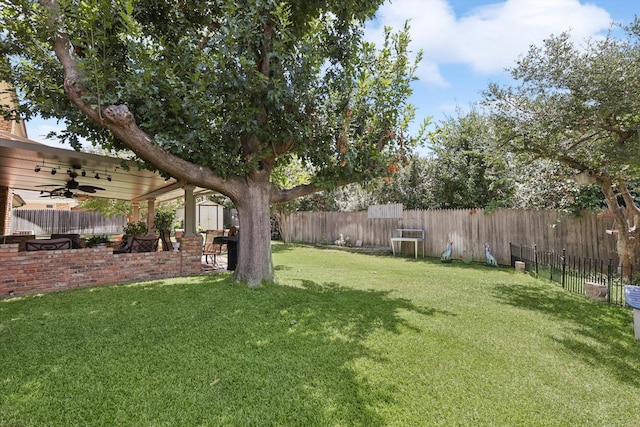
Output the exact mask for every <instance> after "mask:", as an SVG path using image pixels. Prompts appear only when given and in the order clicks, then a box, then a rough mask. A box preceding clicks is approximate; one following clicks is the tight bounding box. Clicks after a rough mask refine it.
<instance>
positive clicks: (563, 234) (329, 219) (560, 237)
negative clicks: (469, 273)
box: [280, 209, 637, 265]
mask: <svg viewBox="0 0 640 427" xmlns="http://www.w3.org/2000/svg"><path fill="white" fill-rule="evenodd" d="M280 227H281V229H282V228H284V229H285V231H286V232H285V233H283V235H285V236H288V239H289V240H290V241H293V242H305V243H329V244H331V243H333V242H334V241H335V240H336V239H338V238H339V237H340V234H342V235H343V237H344V238H345V239H346V238H347V237H348V238H349V241H350V242H352V243H353V242H356V241H357V240H361V241H362V245H363V246H368V247H386V248H389V249H390V242H389V239H390V238H391V237H392V236H393V235H395V230H396V229H397V228H421V229H424V230H425V232H426V241H425V253H426V255H427V256H431V257H439V256H440V254H441V253H442V251H444V250H445V248H446V246H447V242H449V241H451V242H453V253H452V257H453V258H456V259H463V260H473V261H484V259H485V257H484V246H483V245H484V243H485V242H486V243H488V244H489V246H490V248H491V253H492V254H493V255H494V256H495V257H496V259H497V261H498V263H500V264H504V265H508V264H509V263H510V252H509V243H516V244H519V245H525V246H532V247H533V246H537V247H538V248H539V249H540V250H545V251H556V252H562V250H563V249H566V251H567V253H568V254H571V255H573V256H577V257H585V258H592V259H609V258H612V259H613V260H614V262H617V256H616V253H615V248H616V238H617V236H616V235H615V234H607V230H608V229H611V228H612V220H611V219H610V218H609V219H605V218H598V217H597V216H596V215H595V214H588V213H584V214H582V215H581V216H568V215H566V214H564V213H562V212H558V211H554V210H520V209H501V210H497V211H493V212H491V213H487V214H485V213H484V211H483V210H482V209H471V210H470V209H448V210H415V211H404V212H403V215H402V218H397V219H383V218H368V215H367V212H364V211H363V212H298V213H293V214H287V215H283V218H282V223H281V224H280ZM412 250H413V247H412V246H411V245H403V247H402V252H403V253H406V254H409V253H410V252H411V251H412ZM636 258H637V254H636Z"/></svg>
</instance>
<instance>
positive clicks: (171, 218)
mask: <svg viewBox="0 0 640 427" xmlns="http://www.w3.org/2000/svg"><path fill="white" fill-rule="evenodd" d="M175 222H176V213H175V212H174V211H173V210H168V209H165V210H158V211H156V213H155V216H154V217H153V229H154V230H155V231H156V232H157V233H158V234H159V235H160V240H161V241H162V250H163V251H170V250H172V249H173V248H172V245H171V229H172V228H173V226H174V223H175Z"/></svg>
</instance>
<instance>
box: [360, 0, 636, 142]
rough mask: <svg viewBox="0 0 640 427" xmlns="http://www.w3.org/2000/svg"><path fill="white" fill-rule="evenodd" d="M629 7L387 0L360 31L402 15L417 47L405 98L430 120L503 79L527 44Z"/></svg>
mask: <svg viewBox="0 0 640 427" xmlns="http://www.w3.org/2000/svg"><path fill="white" fill-rule="evenodd" d="M635 14H638V15H640V2H639V1H637V0H588V1H587V0H506V1H496V0H494V1H490V0H394V1H393V2H390V3H389V2H388V3H386V4H385V5H383V6H382V7H381V8H380V9H379V11H378V13H377V20H376V21H374V23H373V24H372V25H369V26H368V32H367V37H368V38H369V39H371V40H373V41H378V40H380V39H381V31H382V28H383V26H391V27H393V28H401V27H402V25H403V23H404V22H405V21H406V20H407V19H409V20H410V21H409V24H410V26H411V34H412V50H413V51H418V50H419V49H422V50H423V52H424V58H423V60H422V62H421V64H420V67H419V70H418V76H419V78H420V81H418V82H416V83H415V84H414V95H413V97H412V98H411V102H412V103H413V104H414V105H416V106H417V107H418V122H421V121H422V120H423V119H424V118H425V117H427V116H432V117H433V120H434V123H438V122H439V121H441V120H443V119H444V118H446V117H447V116H449V117H451V116H455V115H456V108H458V107H459V108H462V109H463V110H464V109H468V107H469V105H470V104H471V103H473V102H476V101H479V100H480V99H481V97H482V95H481V92H482V90H484V89H485V88H486V87H487V86H488V84H489V83H490V82H496V83H506V82H509V75H508V73H507V72H505V71H504V70H505V68H508V67H512V66H514V65H515V61H516V60H517V59H518V57H519V56H520V55H523V54H525V53H526V52H527V51H528V49H529V47H530V46H531V45H540V44H541V43H542V41H543V40H544V39H545V38H548V37H549V36H550V35H551V34H560V33H561V32H563V31H567V30H570V31H571V34H572V35H573V37H574V38H575V39H576V40H584V39H586V38H588V37H598V36H602V35H604V34H606V32H607V31H608V30H609V29H610V28H611V23H612V22H613V21H615V22H619V23H623V24H628V23H630V22H631V21H632V20H633V17H634V15H635ZM421 151H423V150H421Z"/></svg>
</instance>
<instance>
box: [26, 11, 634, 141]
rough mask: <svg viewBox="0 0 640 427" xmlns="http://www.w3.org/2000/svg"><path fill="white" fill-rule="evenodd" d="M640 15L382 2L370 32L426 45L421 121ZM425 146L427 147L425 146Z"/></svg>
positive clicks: (39, 128)
mask: <svg viewBox="0 0 640 427" xmlns="http://www.w3.org/2000/svg"><path fill="white" fill-rule="evenodd" d="M635 14H638V15H640V2H639V1H638V0H504V1H495V0H494V1H490V0H393V1H392V2H387V3H385V4H384V5H383V6H382V7H381V8H380V9H379V10H378V13H377V17H376V20H375V21H373V22H372V23H371V24H370V25H368V26H367V32H366V36H367V38H368V39H370V40H372V41H376V42H379V40H381V34H382V28H383V26H385V25H386V26H391V27H393V28H396V29H399V28H402V27H403V25H404V22H405V21H406V20H410V25H411V35H412V45H411V46H412V50H413V51H418V50H419V49H422V50H423V52H424V59H423V60H422V63H421V64H420V67H419V70H418V77H419V78H420V80H419V81H418V82H416V83H415V85H414V95H413V96H412V98H411V102H412V103H413V104H414V105H416V106H417V108H418V114H417V122H421V121H422V120H423V119H424V118H425V117H427V116H432V117H433V118H434V122H435V123H437V122H438V121H440V120H443V119H444V118H445V117H446V116H454V115H455V111H456V108H457V107H460V108H463V109H464V108H467V107H468V106H469V105H470V103H473V102H476V101H479V100H480V99H481V94H480V93H481V91H482V90H483V89H485V88H486V87H487V85H488V84H489V83H490V82H497V83H501V82H506V81H508V74H507V73H506V72H505V71H504V69H505V68H507V67H511V66H513V65H514V64H515V61H516V59H517V58H518V56H520V55H522V54H524V53H526V51H527V50H528V48H529V46H531V45H538V44H540V43H541V42H542V40H543V39H545V38H547V37H548V36H549V35H551V34H559V33H561V32H563V31H566V30H571V32H572V34H573V35H574V37H575V38H576V39H577V40H583V39H585V38H587V37H597V36H601V35H603V34H605V33H606V32H607V31H608V30H609V28H610V26H611V23H612V22H613V21H615V22H620V23H624V24H627V23H629V22H631V21H632V20H633V17H634V15H635ZM55 128H56V123H55V122H51V121H48V122H45V121H41V120H34V121H32V122H30V123H27V131H28V134H29V137H30V138H31V139H33V140H36V141H40V142H42V143H45V144H48V145H54V146H59V145H58V144H57V143H56V142H55V141H50V140H46V139H45V138H44V135H46V134H47V133H48V132H49V131H50V130H53V129H55ZM423 152H424V151H423Z"/></svg>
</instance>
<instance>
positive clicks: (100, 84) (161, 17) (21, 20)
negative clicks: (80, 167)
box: [0, 0, 420, 284]
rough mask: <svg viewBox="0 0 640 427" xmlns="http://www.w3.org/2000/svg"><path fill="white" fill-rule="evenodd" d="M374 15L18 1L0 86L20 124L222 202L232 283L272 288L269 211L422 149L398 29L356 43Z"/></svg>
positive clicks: (337, 1) (222, 3) (375, 1)
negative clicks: (42, 123) (57, 127)
mask: <svg viewBox="0 0 640 427" xmlns="http://www.w3.org/2000/svg"><path fill="white" fill-rule="evenodd" d="M381 3H382V0H325V1H280V0H277V1H276V0H210V1H191V0H181V1H175V0H154V1H146V0H144V1H143V0H81V1H79V0H40V1H34V0H15V1H12V2H11V4H9V5H7V6H3V9H2V11H0V24H1V27H2V30H3V31H2V32H1V33H0V53H2V54H3V55H4V56H6V57H8V58H9V61H8V62H6V63H4V64H2V66H1V67H0V78H3V79H5V80H7V81H10V82H12V83H13V84H14V85H15V86H16V87H17V88H18V94H19V95H20V99H22V100H23V103H22V105H21V109H20V111H19V112H17V113H20V114H22V115H23V116H24V117H25V118H27V119H28V118H30V117H32V116H33V115H34V114H40V115H41V116H43V117H45V118H57V119H60V120H62V121H63V122H64V124H65V125H66V130H65V131H64V132H62V136H63V137H64V138H66V139H67V140H68V141H69V142H70V143H71V144H72V145H77V143H78V138H79V137H84V138H86V139H88V140H90V141H93V142H95V143H96V144H99V145H101V146H103V147H105V148H106V149H125V148H126V149H129V150H131V151H133V152H134V153H135V154H136V155H137V156H138V157H139V158H140V159H143V160H144V161H146V162H147V163H148V164H149V165H152V166H153V167H154V168H157V169H158V170H160V171H161V172H162V173H163V174H165V175H168V176H172V177H175V178H176V179H178V180H180V181H182V182H184V183H185V184H190V185H197V186H200V187H205V188H209V189H212V190H215V191H218V192H220V193H222V194H224V195H226V196H228V197H229V198H230V199H231V200H232V201H233V203H234V205H235V206H236V207H237V209H238V213H239V217H240V222H241V228H242V229H243V231H244V232H243V233H241V234H240V244H241V245H242V246H243V247H244V250H245V253H251V254H253V256H252V257H240V259H239V264H238V269H237V270H236V278H237V279H238V280H242V281H246V282H247V283H249V284H257V283H260V282H261V281H262V280H264V279H267V280H269V279H271V278H272V277H273V268H272V265H271V258H270V248H269V225H268V221H269V205H270V204H271V203H274V202H283V201H288V200H292V199H294V198H297V197H300V196H303V195H306V194H311V193H313V192H316V191H319V190H322V189H326V188H332V187H335V186H337V185H343V184H346V183H349V182H355V181H363V180H367V179H371V178H373V177H376V176H380V175H388V174H390V173H392V172H394V170H395V168H394V165H395V164H397V163H398V162H399V161H401V159H402V158H403V157H404V156H406V155H407V153H409V152H410V151H411V150H412V148H413V147H415V146H416V144H417V143H418V140H419V138H420V135H418V136H416V137H412V136H410V135H408V133H407V129H408V126H409V123H410V121H411V120H413V117H414V108H413V107H412V106H411V105H410V104H408V103H407V98H408V97H409V95H410V94H411V87H410V84H411V82H412V81H413V80H414V73H415V67H416V64H417V62H418V61H419V60H420V54H418V55H417V59H416V61H415V62H411V61H409V59H408V58H409V50H408V45H409V29H408V27H405V28H404V29H402V30H401V31H400V32H398V33H395V34H393V33H392V32H391V30H389V29H387V31H386V37H385V40H384V45H383V46H381V47H379V48H376V47H375V46H373V45H372V44H370V43H366V42H363V41H362V34H363V30H362V28H363V23H364V21H365V20H366V19H369V18H371V17H372V16H373V15H374V12H375V10H376V9H377V8H378V6H379V5H380V4H381ZM5 113H6V114H8V115H11V114H13V113H14V112H8V111H5ZM294 154H295V156H296V157H297V158H298V159H300V161H302V162H303V164H304V165H305V167H307V168H308V169H309V171H310V172H311V175H310V180H309V182H308V183H306V184H300V185H296V186H294V187H292V188H282V187H280V186H279V185H277V184H276V183H274V182H273V181H272V180H271V173H272V171H273V168H274V167H275V166H276V163H282V162H285V163H286V162H288V161H290V160H291V159H292V157H291V156H292V155H294Z"/></svg>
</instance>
